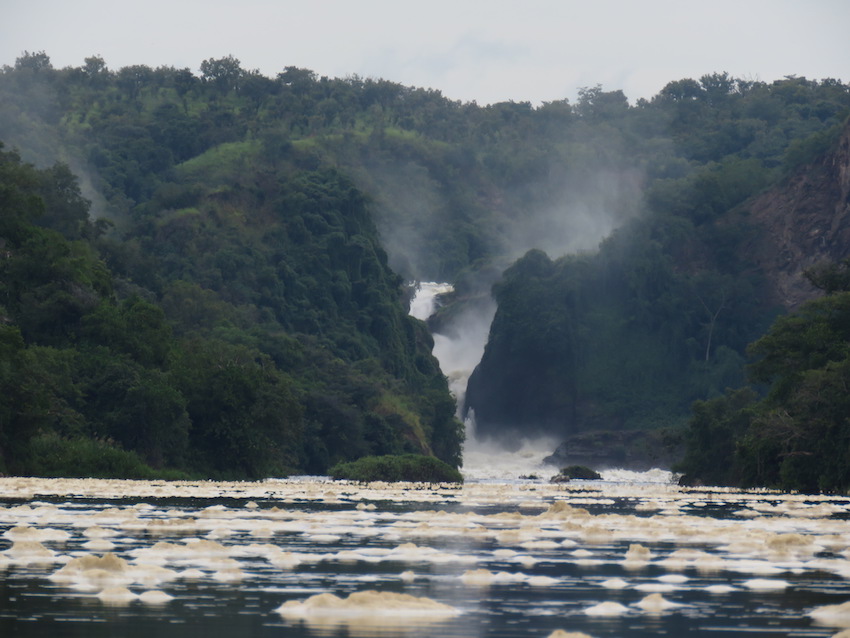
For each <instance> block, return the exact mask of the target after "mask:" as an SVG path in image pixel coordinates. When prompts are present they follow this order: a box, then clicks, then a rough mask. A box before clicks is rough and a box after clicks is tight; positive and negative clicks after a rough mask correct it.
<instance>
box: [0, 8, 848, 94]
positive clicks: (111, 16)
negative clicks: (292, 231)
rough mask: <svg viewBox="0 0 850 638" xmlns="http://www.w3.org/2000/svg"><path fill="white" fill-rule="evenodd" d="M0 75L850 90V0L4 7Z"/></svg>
mask: <svg viewBox="0 0 850 638" xmlns="http://www.w3.org/2000/svg"><path fill="white" fill-rule="evenodd" d="M0 6H2V16H3V17H2V22H0V65H6V64H8V65H13V64H14V62H15V58H17V57H18V56H19V55H20V54H21V52H22V51H25V50H26V51H42V50H43V51H45V52H46V53H47V54H48V55H49V56H50V58H51V60H52V62H53V65H54V66H55V67H57V68H61V67H65V66H80V65H82V64H83V60H84V58H86V57H89V56H91V55H95V54H97V55H100V56H102V57H103V58H104V60H105V61H106V63H107V66H108V67H109V68H110V69H113V70H117V69H119V68H121V67H123V66H128V65H131V64H147V65H149V66H152V67H157V66H162V65H165V66H174V67H178V68H184V67H185V68H189V69H191V70H192V71H193V72H195V73H199V71H198V69H199V66H200V63H201V62H202V61H203V60H204V59H207V58H220V57H224V56H226V55H228V54H232V55H234V56H235V57H237V58H238V59H239V60H240V61H241V62H242V67H243V68H245V69H258V70H259V71H260V72H261V73H263V74H264V75H267V76H269V77H274V76H275V75H276V74H277V73H278V72H280V71H281V70H283V68H284V67H286V66H298V67H303V68H308V69H312V70H313V71H315V72H316V73H318V74H319V75H327V76H330V77H346V76H350V75H354V74H357V75H360V76H362V77H373V78H384V79H387V80H392V81H395V82H399V83H401V84H404V85H409V86H418V87H428V88H433V89H439V90H440V91H442V93H443V94H444V95H445V96H447V97H449V98H451V99H456V100H462V101H465V102H466V101H472V100H475V101H477V102H478V103H479V104H489V103H493V102H499V101H505V100H514V101H530V102H532V103H534V104H539V103H540V102H542V101H551V100H559V99H563V98H568V99H570V100H574V99H575V96H576V93H577V91H578V89H579V88H581V87H588V86H595V85H597V84H600V85H602V87H603V89H604V90H606V91H610V90H616V89H622V90H623V92H624V93H625V94H626V96H628V98H629V99H630V100H631V101H632V102H634V101H635V100H636V99H638V98H641V97H645V98H651V97H652V96H653V95H655V94H656V93H657V92H658V91H659V90H660V89H661V88H662V87H664V85H665V84H667V82H669V81H671V80H678V79H682V78H694V79H699V77H700V76H702V75H704V74H706V73H712V72H722V71H727V72H729V73H730V74H731V75H733V76H735V77H741V78H747V79H752V80H762V81H765V82H770V81H773V80H776V79H780V78H782V77H784V76H786V75H797V76H805V77H807V78H810V79H823V78H827V77H831V78H836V79H839V80H842V81H843V82H850V37H848V34H850V0H700V1H694V2H692V1H688V0H640V1H637V0H634V1H626V0H621V1H615V0H584V1H574V0H560V1H556V0H520V1H505V0H486V1H484V0H427V1H425V0H420V1H418V2H409V1H405V0H346V1H343V0H298V1H293V0H277V1H274V0H240V1H238V2H237V1H235V0H228V1H225V0H144V1H138V2H125V1H123V0H109V1H104V0H0Z"/></svg>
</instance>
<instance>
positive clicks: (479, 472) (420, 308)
mask: <svg viewBox="0 0 850 638" xmlns="http://www.w3.org/2000/svg"><path fill="white" fill-rule="evenodd" d="M453 290H454V288H453V287H452V285H451V284H447V283H437V282H421V283H419V284H417V290H416V294H415V296H414V297H413V300H412V301H411V303H410V314H411V315H412V316H413V317H416V318H417V319H421V320H422V321H425V320H427V319H428V317H430V316H431V315H432V314H434V312H435V311H436V309H437V303H438V297H439V295H441V294H445V293H448V292H452V291H453ZM495 314H496V302H495V301H494V300H493V299H491V298H488V299H487V300H486V301H484V302H481V303H475V304H469V305H468V306H467V308H465V309H463V310H462V311H461V312H459V313H458V314H457V315H456V316H453V317H452V319H451V321H450V322H448V323H447V324H446V325H445V326H443V328H442V330H443V332H441V333H435V334H434V335H433V336H434V350H433V355H434V357H436V359H437V361H439V363H440V369H441V370H442V371H443V374H445V375H446V378H447V379H448V382H449V391H450V392H451V393H452V395H454V397H455V399H456V401H457V405H458V417H459V418H460V416H461V414H462V413H463V405H464V398H465V395H466V384H467V382H468V381H469V377H470V375H471V374H472V371H473V370H475V366H477V365H478V363H479V362H480V361H481V357H482V356H483V355H484V347H485V346H486V345H487V337H488V336H489V333H490V324H491V323H492V321H493V317H494V315H495ZM464 426H465V428H466V442H465V443H464V446H463V467H462V468H461V470H462V472H463V474H464V477H465V478H467V480H469V479H472V480H491V479H498V480H504V479H517V478H520V477H527V476H539V477H540V478H549V477H550V476H551V475H553V474H555V473H556V468H554V467H552V466H545V465H543V459H544V458H545V457H546V456H548V455H549V454H551V453H552V451H553V450H554V449H555V447H556V446H557V444H558V443H559V441H554V440H550V439H536V440H533V441H529V440H523V441H518V442H517V446H516V447H515V448H514V449H513V450H505V449H504V448H503V447H502V446H500V445H497V444H495V443H493V442H491V441H484V440H479V439H478V438H477V437H476V435H475V415H474V413H470V414H469V415H468V416H467V418H466V419H465V420H464Z"/></svg>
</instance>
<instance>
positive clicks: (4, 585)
mask: <svg viewBox="0 0 850 638" xmlns="http://www.w3.org/2000/svg"><path fill="white" fill-rule="evenodd" d="M14 481H15V479H0V536H2V538H0V636H2V637H6V636H15V637H18V636H21V637H30V636H33V637H35V636H38V637H42V636H48V635H49V636H52V637H57V638H61V637H65V636H67V637H77V636H80V637H82V636H85V637H100V636H127V637H130V638H135V637H139V638H151V637H152V636H157V637H159V636H165V637H168V636H202V637H203V638H219V637H222V638H223V637H225V636H226V637H231V636H257V637H264V636H284V637H290V636H291V637H295V636H388V637H398V636H411V637H419V636H421V637H425V636H447V637H455V636H456V637H461V636H463V637H479V636H480V637H493V638H496V637H504V638H507V637H514V636H541V637H544V638H545V637H546V636H549V635H550V634H551V633H552V632H554V631H555V630H558V629H561V630H565V631H573V632H584V633H586V634H588V635H590V636H595V637H601V636H659V635H667V636H685V635H694V634H699V635H716V636H730V635H757V636H832V635H834V634H836V633H837V632H838V631H840V630H841V628H840V627H839V626H832V627H828V626H819V625H817V624H815V623H814V622H813V621H812V619H811V618H810V617H809V616H808V612H809V611H811V610H812V609H813V608H815V607H819V606H822V605H828V604H839V603H843V602H845V601H847V600H850V581H848V578H850V558H848V556H850V551H849V550H848V548H850V522H848V521H847V520H846V514H847V511H848V500H847V499H840V498H836V499H805V498H803V497H795V496H785V495H778V494H774V493H769V494H752V493H724V492H683V491H680V490H679V489H678V488H674V487H671V486H666V485H660V486H659V485H643V486H641V485H637V486H624V485H607V484H602V483H599V484H596V485H593V486H591V487H590V488H588V489H578V488H575V487H567V488H563V487H561V488H557V487H553V486H547V485H538V484H533V483H514V484H511V485H502V486H495V485H478V486H475V485H469V486H467V487H465V488H464V490H462V491H458V490H440V489H437V488H433V489H432V488H427V487H426V488H423V489H420V490H410V491H403V490H399V489H395V488H374V487H371V488H363V489H360V488H358V487H357V486H350V485H349V486H341V485H330V484H322V483H318V484H317V483H313V484H311V485H307V486H304V485H301V484H298V483H285V482H276V483H275V482H272V483H260V484H256V483H255V484H244V485H240V484H228V485H227V486H223V487H217V486H215V485H213V484H203V485H178V486H175V487H174V488H173V490H174V493H170V490H172V487H171V486H168V485H163V484H151V485H147V486H146V485H144V484H134V485H133V486H132V489H130V490H129V492H131V493H129V494H127V493H124V494H122V493H120V491H121V490H119V489H118V488H117V487H116V485H115V482H113V483H110V484H108V485H104V486H99V484H97V483H95V482H90V483H81V482H76V483H73V484H71V485H69V484H64V483H61V482H58V481H57V482H48V481H44V482H33V481H30V482H28V483H26V485H25V487H21V485H20V484H19V483H15V482H14ZM98 489H102V497H101V498H98V497H97V492H98ZM193 494H195V496H193ZM560 501H563V502H564V503H568V504H570V505H571V506H572V507H573V508H583V509H584V510H586V512H581V511H580V510H568V511H565V512H560V513H559V512H554V513H550V514H546V512H547V511H548V508H549V507H550V506H551V505H552V503H553V502H560ZM140 504H141V505H140ZM541 514H544V515H543V516H540V515H541ZM173 521H177V522H178V523H173ZM34 530H35V531H34ZM87 530H88V531H87ZM92 530H106V532H105V534H107V535H106V536H104V537H102V541H101V542H103V541H107V542H109V543H111V544H112V545H113V546H114V547H112V548H111V551H112V552H113V553H115V554H116V555H117V556H119V557H121V558H123V559H124V560H125V561H126V562H127V565H148V564H154V563H156V565H157V566H158V567H162V568H165V569H166V570H170V573H171V574H173V576H172V577H168V578H166V579H164V580H162V581H161V582H156V583H144V584H143V583H139V582H136V581H131V582H128V583H125V586H126V587H127V588H128V589H129V590H130V591H131V592H132V593H133V594H135V595H138V594H141V593H142V592H143V591H149V590H158V591H162V592H165V593H166V594H168V595H169V596H171V597H173V598H172V599H171V600H170V601H168V602H166V603H164V604H159V605H153V604H148V603H144V602H142V601H141V600H137V599H136V600H132V601H130V602H128V603H122V604H116V603H110V602H104V601H102V600H100V599H98V598H97V597H96V595H97V593H98V587H95V586H92V587H91V588H87V589H86V588H84V589H80V588H79V587H73V586H71V584H69V583H68V582H57V581H54V580H51V579H50V576H51V575H52V574H54V573H55V572H56V571H57V570H58V569H59V568H61V567H62V565H63V564H65V563H66V562H67V561H69V560H70V559H71V558H76V557H79V556H83V555H93V556H102V555H104V553H105V551H101V550H98V549H97V548H98V547H104V545H98V544H96V543H95V544H94V545H92V541H93V540H97V539H99V538H101V537H99V536H98V535H97V533H96V531H92ZM35 532H43V533H44V534H45V535H46V537H49V536H50V534H53V533H56V532H65V533H67V534H66V535H67V536H68V538H67V540H64V541H63V540H42V541H27V542H40V543H41V546H43V547H44V548H46V549H48V550H50V551H51V552H53V556H52V557H48V558H43V559H40V560H44V561H46V562H37V561H35V560H31V559H30V558H27V557H26V556H25V555H23V554H22V553H21V551H22V550H21V548H22V547H24V546H23V545H17V549H15V548H14V547H13V546H12V542H13V541H15V543H16V544H17V543H18V542H19V541H21V542H22V539H24V538H25V537H26V538H30V536H32V538H36V536H34V534H35ZM28 534H29V535H30V536H27V535H28ZM108 534H113V535H108ZM198 539H204V540H207V539H209V540H210V541H211V542H213V543H216V544H217V545H212V544H211V545H209V547H210V548H211V550H210V551H211V552H212V553H211V554H205V553H204V552H196V553H195V554H194V555H193V556H192V557H190V558H186V557H185V556H184V555H182V554H179V553H174V552H175V551H177V550H175V549H174V548H175V547H176V548H178V549H179V548H183V549H185V548H186V547H189V546H190V545H191V543H194V542H197V541H198ZM163 542H164V543H168V544H170V545H169V547H170V548H171V551H172V554H170V555H165V554H163V555H162V556H159V557H158V558H156V560H154V558H155V555H154V554H152V553H150V551H151V550H152V549H153V548H155V547H156V546H157V543H163ZM636 545H639V548H637V549H640V550H642V551H644V552H648V554H646V555H644V556H643V558H641V557H640V556H639V557H638V559H637V560H632V562H628V561H627V560H626V558H627V557H628V556H631V555H632V554H633V553H634V552H636V551H637V549H635V546H636ZM216 548H222V549H221V551H222V552H223V553H222V554H221V555H218V554H216V552H217V551H219V550H218V549H216ZM140 550H143V551H141V553H140ZM683 550H687V551H690V552H692V553H693V555H692V556H691V555H683V554H682V551H683ZM146 551H147V552H148V553H145V552H146ZM281 552H291V553H293V554H294V555H295V558H293V559H292V560H293V561H294V562H293V564H291V565H289V564H286V565H285V564H284V563H281V562H280V561H281V560H284V557H283V556H284V555H283V554H282V553H281ZM305 557H306V558H305ZM217 561H218V562H217ZM275 561H278V562H275ZM712 561H714V562H712ZM186 570H194V573H193V574H191V575H190V574H189V572H188V571H186ZM198 570H200V571H198ZM475 570H487V572H482V573H478V575H477V576H476V573H475ZM488 573H489V576H487V574H488ZM490 577H492V581H491V582H489V583H487V582H486V581H487V579H488V578H490ZM500 579H502V580H500ZM82 584H86V583H82ZM709 587H711V588H714V589H713V590H711V591H709V590H708V589H707V588H709ZM723 588H725V589H723ZM363 590H377V591H380V592H393V593H404V594H409V595H412V596H415V597H427V598H430V599H433V600H435V601H438V602H439V603H443V604H446V605H450V606H452V607H454V608H456V609H457V610H459V612H460V613H459V614H458V615H456V616H454V617H451V618H446V619H433V620H432V621H428V622H425V621H421V620H417V619H415V618H408V617H405V616H404V615H401V616H395V617H391V618H385V617H383V614H382V613H381V609H380V608H376V609H371V610H369V611H366V612H364V613H362V614H361V615H360V616H359V617H357V618H341V617H339V616H334V615H333V614H328V613H321V614H317V615H312V616H310V617H308V618H307V619H306V620H297V619H288V618H284V617H283V616H281V615H280V614H278V613H277V612H276V611H275V610H276V609H277V608H278V607H280V606H281V605H282V604H283V603H284V602H286V601H304V600H306V599H308V598H310V597H311V596H313V595H316V594H320V593H325V592H330V593H334V594H336V595H338V596H340V597H346V596H348V595H350V594H352V593H354V592H360V591H363ZM659 595H660V596H661V597H662V598H661V599H659ZM648 596H653V597H654V598H653V599H651V600H654V601H655V602H656V603H658V604H671V605H675V606H672V607H670V608H669V609H664V610H659V611H652V610H649V611H647V610H645V609H642V608H641V607H640V606H639V605H640V604H641V603H642V601H644V604H650V603H647V602H646V600H647V597H648ZM601 603H605V604H606V605H609V606H610V605H613V604H619V605H622V606H623V608H620V613H618V615H612V616H594V615H592V613H591V612H592V610H593V609H594V608H596V606H598V605H600V604H601ZM839 624H840V623H839ZM848 624H850V623H848Z"/></svg>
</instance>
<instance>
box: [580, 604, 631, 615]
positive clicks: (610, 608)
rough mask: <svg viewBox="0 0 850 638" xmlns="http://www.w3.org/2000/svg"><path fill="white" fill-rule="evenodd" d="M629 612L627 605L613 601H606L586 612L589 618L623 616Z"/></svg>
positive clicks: (589, 608)
mask: <svg viewBox="0 0 850 638" xmlns="http://www.w3.org/2000/svg"><path fill="white" fill-rule="evenodd" d="M629 612H630V610H629V608H628V607H626V606H625V605H621V604H620V603H615V602H611V601H605V602H602V603H599V604H598V605H593V606H591V607H588V608H587V609H585V610H584V613H585V614H587V615H588V616H623V615H625V614H628V613H629Z"/></svg>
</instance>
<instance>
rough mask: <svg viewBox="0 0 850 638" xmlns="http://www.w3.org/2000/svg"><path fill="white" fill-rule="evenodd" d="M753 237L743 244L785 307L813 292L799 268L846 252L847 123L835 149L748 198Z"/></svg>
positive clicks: (849, 197)
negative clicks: (753, 230)
mask: <svg viewBox="0 0 850 638" xmlns="http://www.w3.org/2000/svg"><path fill="white" fill-rule="evenodd" d="M748 208H749V212H750V218H751V221H752V222H753V224H754V225H755V226H756V228H757V229H758V230H759V233H758V235H757V236H756V237H755V238H754V239H753V240H752V242H751V243H750V245H749V246H748V248H749V250H750V251H751V252H750V254H751V255H752V259H753V261H754V262H755V264H756V265H757V267H758V268H759V269H760V270H761V271H762V272H763V273H764V274H765V276H766V277H767V279H768V281H770V282H771V284H772V287H773V293H774V295H775V298H776V301H777V302H778V303H780V304H781V305H782V306H784V307H785V308H787V309H793V308H796V307H797V306H799V305H800V304H801V303H803V302H805V301H807V300H809V299H812V298H813V297H816V296H818V291H817V290H816V289H814V288H813V287H812V286H811V284H809V282H808V281H807V280H806V278H805V277H804V276H803V271H804V270H806V269H807V268H809V267H811V266H813V265H815V264H817V263H818V262H822V261H838V260H840V259H844V258H846V257H847V256H848V254H849V253H850V122H848V124H847V125H846V126H845V128H844V130H843V132H842V134H841V136H840V138H839V140H838V144H837V147H836V148H835V150H834V151H832V152H830V153H828V154H826V155H825V156H824V157H822V158H821V159H820V160H818V161H816V162H815V163H814V164H811V165H808V166H805V167H802V168H801V169H800V170H799V171H798V172H797V173H796V174H794V175H793V176H792V177H790V178H789V179H788V180H786V181H785V182H784V183H783V184H782V185H781V186H779V187H778V188H773V189H771V190H769V191H767V192H765V193H763V194H762V195H760V196H759V197H757V198H756V199H755V200H753V201H752V202H751V204H750V205H749V207H748Z"/></svg>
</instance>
